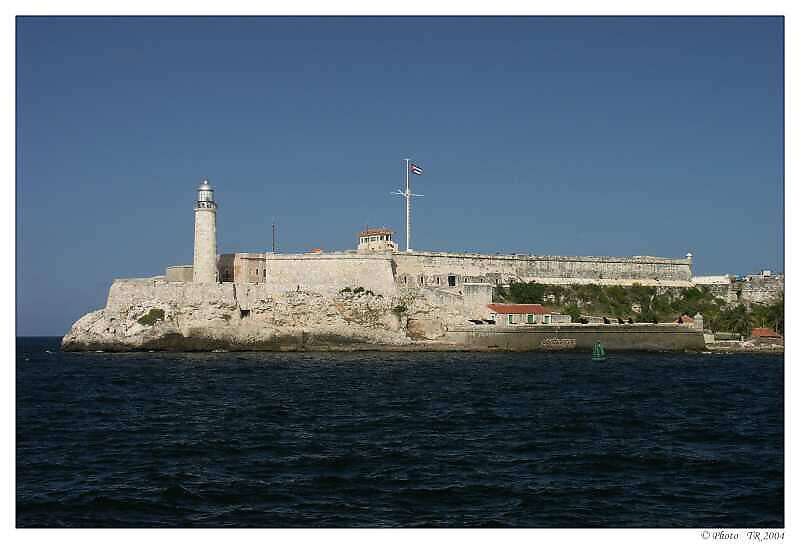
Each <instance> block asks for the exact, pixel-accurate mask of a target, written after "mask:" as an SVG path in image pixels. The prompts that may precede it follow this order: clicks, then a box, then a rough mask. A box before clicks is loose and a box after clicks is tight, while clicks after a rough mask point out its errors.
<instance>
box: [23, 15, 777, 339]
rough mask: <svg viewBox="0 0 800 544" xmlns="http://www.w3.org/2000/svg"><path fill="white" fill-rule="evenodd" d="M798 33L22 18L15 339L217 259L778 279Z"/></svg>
mask: <svg viewBox="0 0 800 544" xmlns="http://www.w3.org/2000/svg"><path fill="white" fill-rule="evenodd" d="M783 99H784V91H783V20H782V18H777V17H773V18H768V17H762V18H737V17H724V18H636V17H628V18H616V17H602V18H544V17H542V18H522V17H518V18H501V17H496V18H401V17H395V18H371V17H357V18H339V17H331V18H279V17H275V18H234V17H227V18H79V17H71V18H18V19H17V179H16V189H17V308H18V314H17V315H18V334H21V335H61V334H64V333H65V332H66V330H67V329H68V328H69V326H70V325H71V323H72V322H73V321H74V320H75V319H77V318H78V317H80V316H81V315H82V314H84V313H85V312H87V311H89V310H93V309H97V308H101V307H102V306H104V304H105V298H106V295H107V290H108V287H109V286H110V284H111V280H112V279H113V278H118V277H137V276H152V275H157V274H163V271H164V267H166V266H168V265H172V264H186V263H191V261H192V242H193V240H192V239H193V211H192V207H193V200H194V189H195V187H196V185H197V184H198V182H199V180H200V179H201V177H202V176H208V177H209V178H210V179H211V182H212V183H213V184H214V186H215V188H216V189H217V200H218V202H219V214H218V248H219V250H220V252H234V251H263V250H264V249H266V248H268V247H269V246H270V244H271V235H270V225H271V223H272V219H273V217H274V218H276V220H277V223H278V225H279V226H278V231H279V232H278V238H279V240H278V243H279V249H280V250H283V251H305V250H308V249H309V248H311V247H317V246H322V247H323V248H325V249H331V250H332V249H350V248H354V247H355V244H356V232H357V231H358V230H359V229H360V228H363V227H364V225H370V226H383V225H386V226H390V227H393V228H395V229H396V230H397V231H398V239H399V241H400V242H401V243H402V232H403V208H402V199H400V198H399V197H394V196H391V195H390V194H389V193H390V192H391V191H392V190H394V189H396V188H398V187H400V186H401V185H402V183H403V180H404V174H403V162H402V159H403V158H404V157H411V158H412V159H414V160H415V161H417V162H418V163H419V164H420V165H421V166H422V167H423V168H424V169H425V174H424V175H423V176H422V177H416V178H414V182H415V184H416V185H415V187H414V189H415V191H416V192H420V193H423V194H424V195H425V197H424V198H420V199H418V200H416V201H415V210H414V225H413V226H414V234H413V237H414V240H413V241H414V247H415V248H417V249H426V250H447V251H460V250H469V251H481V252H492V253H494V252H497V251H502V252H533V253H537V254H560V255H622V256H626V255H658V256H665V257H682V256H683V255H685V254H686V252H687V251H691V252H693V253H694V254H695V273H696V274H712V273H749V272H754V271H757V270H759V269H760V268H772V269H776V270H782V269H783V255H782V250H783Z"/></svg>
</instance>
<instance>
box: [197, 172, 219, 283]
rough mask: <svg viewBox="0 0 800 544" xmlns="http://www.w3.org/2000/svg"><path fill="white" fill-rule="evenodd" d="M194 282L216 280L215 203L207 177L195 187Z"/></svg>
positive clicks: (214, 281)
mask: <svg viewBox="0 0 800 544" xmlns="http://www.w3.org/2000/svg"><path fill="white" fill-rule="evenodd" d="M192 276H193V281H194V282H195V283H216V281H217V203H216V202H214V189H213V187H211V185H210V184H209V183H208V179H207V178H203V182H202V183H201V184H200V185H199V186H198V187H197V202H195V206H194V268H193V274H192Z"/></svg>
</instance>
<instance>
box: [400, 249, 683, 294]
mask: <svg viewBox="0 0 800 544" xmlns="http://www.w3.org/2000/svg"><path fill="white" fill-rule="evenodd" d="M392 257H393V259H394V261H395V263H396V275H397V281H398V285H400V286H405V287H412V286H420V285H426V286H433V287H440V286H441V287H448V286H452V283H453V280H455V281H454V282H455V286H461V285H463V284H464V283H465V282H467V283H472V282H486V283H492V284H494V285H498V284H507V283H510V282H512V281H526V282H527V281H539V282H540V283H555V284H559V283H564V284H568V283H597V284H601V285H602V284H609V285H632V284H633V283H641V284H642V285H660V286H673V287H690V286H691V279H692V270H691V264H692V261H691V260H690V259H664V258H659V257H557V256H515V255H497V256H489V255H479V254H463V253H423V252H414V253H395V254H394V255H393V256H392Z"/></svg>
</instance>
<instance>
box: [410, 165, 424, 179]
mask: <svg viewBox="0 0 800 544" xmlns="http://www.w3.org/2000/svg"><path fill="white" fill-rule="evenodd" d="M408 171H409V172H411V173H412V174H416V175H418V176H421V175H422V168H420V167H419V166H417V165H416V164H414V163H413V162H412V163H409V165H408Z"/></svg>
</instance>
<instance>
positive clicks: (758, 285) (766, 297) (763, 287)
mask: <svg viewBox="0 0 800 544" xmlns="http://www.w3.org/2000/svg"><path fill="white" fill-rule="evenodd" d="M736 288H737V289H738V290H739V291H740V296H739V300H740V302H743V303H745V304H749V303H753V302H755V303H758V304H769V303H770V302H775V301H777V300H779V299H780V298H781V296H783V289H784V281H783V275H777V276H747V277H746V278H745V281H739V282H736Z"/></svg>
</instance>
